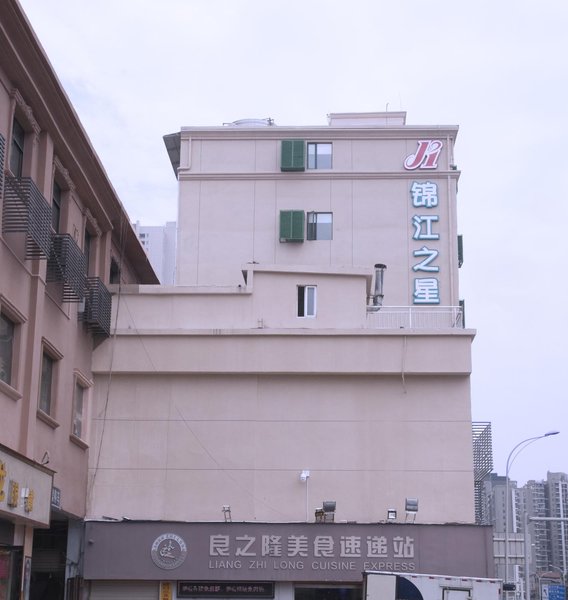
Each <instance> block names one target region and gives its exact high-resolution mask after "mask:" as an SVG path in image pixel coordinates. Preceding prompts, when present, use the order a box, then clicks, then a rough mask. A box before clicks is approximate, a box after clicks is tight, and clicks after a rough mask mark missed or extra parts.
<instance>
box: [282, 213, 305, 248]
mask: <svg viewBox="0 0 568 600" xmlns="http://www.w3.org/2000/svg"><path fill="white" fill-rule="evenodd" d="M304 221H305V214H304V211H303V210H281V211H280V241H281V242H303V241H304Z"/></svg>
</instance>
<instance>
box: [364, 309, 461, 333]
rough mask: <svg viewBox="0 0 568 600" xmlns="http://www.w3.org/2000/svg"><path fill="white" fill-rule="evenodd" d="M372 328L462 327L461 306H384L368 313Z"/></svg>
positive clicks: (368, 321) (368, 320)
mask: <svg viewBox="0 0 568 600" xmlns="http://www.w3.org/2000/svg"><path fill="white" fill-rule="evenodd" d="M367 327H369V328H371V329H448V328H452V327H457V328H462V327H464V323H463V310H462V308H461V306H428V307H426V306H383V307H382V308H381V309H380V310H378V311H376V312H368V313H367Z"/></svg>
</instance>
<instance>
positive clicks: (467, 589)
mask: <svg viewBox="0 0 568 600" xmlns="http://www.w3.org/2000/svg"><path fill="white" fill-rule="evenodd" d="M502 591H503V582H502V581H501V580H500V579H488V578H481V577H454V576H450V575H424V574H420V575H419V574H417V573H408V572H405V573H390V572H387V571H365V572H364V573H363V600H501V599H502Z"/></svg>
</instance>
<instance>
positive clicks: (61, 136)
mask: <svg viewBox="0 0 568 600" xmlns="http://www.w3.org/2000/svg"><path fill="white" fill-rule="evenodd" d="M0 231H1V233H0V598H2V599H8V600H13V599H16V598H17V599H19V598H25V599H26V600H28V598H32V599H34V598H50V599H53V600H59V599H63V598H64V595H65V593H66V595H65V597H66V598H78V597H79V595H78V589H79V581H80V577H79V575H80V568H81V567H80V562H81V554H82V550H81V545H82V541H81V540H82V531H83V519H84V517H85V510H86V495H87V464H88V451H89V447H90V442H89V440H90V425H89V419H90V415H91V401H92V396H93V394H94V375H93V372H92V370H91V356H92V351H93V348H95V347H97V346H98V345H99V344H101V343H102V342H103V340H105V339H107V338H108V336H109V335H110V328H111V321H110V319H111V302H112V301H111V294H110V291H109V284H110V283H119V282H123V283H135V282H139V283H152V284H153V283H157V278H156V276H155V274H154V272H153V270H152V268H151V267H150V265H149V263H148V260H147V259H146V255H145V253H144V251H143V249H142V247H141V246H140V244H139V242H138V240H137V238H136V235H135V233H134V231H133V230H132V228H131V227H130V225H129V219H128V216H127V215H126V213H125V211H124V208H123V207H122V205H121V203H120V202H119V200H118V198H117V196H116V193H115V191H114V190H113V188H112V186H111V184H110V182H109V180H108V178H107V177H106V175H105V172H104V169H103V167H102V166H101V163H100V161H99V160H98V158H97V156H96V153H95V151H94V149H93V148H92V146H91V144H90V142H89V139H88V138H87V135H86V134H85V132H84V130H83V128H82V126H81V124H80V122H79V120H78V118H77V115H76V114H75V112H74V110H73V108H72V106H71V104H70V102H69V100H68V98H67V96H66V95H65V93H64V91H63V89H62V87H61V85H60V83H59V81H58V79H57V77H56V75H55V74H54V72H53V70H52V68H51V66H50V64H49V62H48V59H47V57H46V56H45V54H44V52H43V50H42V48H41V46H40V44H39V42H38V40H37V38H36V37H35V34H34V33H33V31H32V29H31V27H30V25H29V22H28V21H27V19H26V17H25V15H24V14H23V12H22V10H21V8H20V6H19V4H18V2H17V1H16V0H5V1H3V2H2V4H1V6H0ZM65 588H67V592H65Z"/></svg>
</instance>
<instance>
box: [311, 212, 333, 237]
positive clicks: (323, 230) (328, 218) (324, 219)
mask: <svg viewBox="0 0 568 600" xmlns="http://www.w3.org/2000/svg"><path fill="white" fill-rule="evenodd" d="M332 234H333V214H332V213H316V212H311V213H308V228H307V236H306V237H307V239H308V240H331V239H332Z"/></svg>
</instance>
